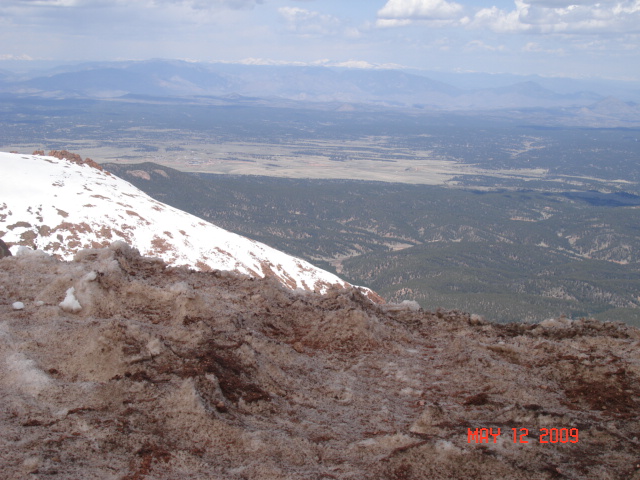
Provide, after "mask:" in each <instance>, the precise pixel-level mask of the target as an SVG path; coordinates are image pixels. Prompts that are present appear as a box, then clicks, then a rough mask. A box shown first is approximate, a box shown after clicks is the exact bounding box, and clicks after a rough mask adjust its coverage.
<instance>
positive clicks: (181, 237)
mask: <svg viewBox="0 0 640 480" xmlns="http://www.w3.org/2000/svg"><path fill="white" fill-rule="evenodd" d="M0 238H2V239H3V240H4V241H5V242H6V243H7V244H8V245H9V246H12V248H11V250H12V251H13V252H14V253H15V251H16V250H17V248H18V245H24V246H29V247H32V248H33V247H35V248H38V249H41V250H44V251H45V252H47V253H50V254H54V255H56V256H59V257H60V258H62V259H66V260H69V259H72V258H73V256H74V255H75V253H76V252H77V251H78V250H81V249H84V248H98V247H103V246H107V245H109V244H110V243H112V242H114V241H116V240H124V241H126V242H127V243H129V244H130V245H132V246H134V247H135V248H137V249H138V250H140V252H141V253H142V254H143V255H147V256H155V257H160V258H162V259H163V260H165V261H166V262H167V263H169V264H171V265H176V266H177V265H188V266H190V267H192V268H194V269H197V270H205V271H206V270H214V269H218V270H233V271H237V272H240V273H245V274H248V275H252V276H259V277H263V276H266V275H273V276H275V277H277V278H278V279H279V280H280V281H281V282H282V283H283V284H285V285H286V286H288V287H289V288H294V289H295V288H301V289H305V290H313V291H319V292H323V293H324V292H325V291H326V290H327V288H328V287H330V286H332V285H338V286H342V287H349V286H350V285H349V284H348V283H346V282H344V281H343V280H341V279H340V278H338V277H337V276H335V275H333V274H331V273H329V272H326V271H324V270H321V269H319V268H316V267H314V266H313V265H311V264H309V263H308V262H305V261H304V260H300V259H298V258H295V257H292V256H290V255H287V254H285V253H282V252H280V251H278V250H275V249H273V248H270V247H268V246H266V245H263V244H261V243H258V242H255V241H252V240H249V239H247V238H244V237H241V236H239V235H236V234H234V233H231V232H228V231H226V230H223V229H222V228H219V227H217V226H215V225H212V224H210V223H207V222H205V221H203V220H201V219H199V218H197V217H195V216H193V215H190V214H188V213H186V212H183V211H180V210H177V209H175V208H173V207H170V206H168V205H165V204H163V203H160V202H158V201H156V200H154V199H152V198H151V197H149V196H148V195H146V194H145V193H143V192H142V191H140V190H138V189H137V188H136V187H134V186H133V185H131V184H130V183H128V182H126V181H124V180H122V179H120V178H118V177H116V176H114V175H112V174H110V173H108V172H105V171H101V170H100V169H98V168H94V167H93V166H91V165H88V164H80V163H74V162H71V161H68V160H66V159H62V160H61V159H58V158H55V157H45V156H37V155H36V156H34V155H22V154H11V153H0ZM371 293H372V292H371Z"/></svg>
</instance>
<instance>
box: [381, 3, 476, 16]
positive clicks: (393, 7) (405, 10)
mask: <svg viewBox="0 0 640 480" xmlns="http://www.w3.org/2000/svg"><path fill="white" fill-rule="evenodd" d="M463 10H464V9H463V7H462V5H460V4H459V3H455V2H447V1H446V0H388V1H387V3H386V5H385V6H384V7H382V8H381V9H380V10H379V11H378V18H379V19H381V20H451V19H456V18H459V17H461V16H462V14H463Z"/></svg>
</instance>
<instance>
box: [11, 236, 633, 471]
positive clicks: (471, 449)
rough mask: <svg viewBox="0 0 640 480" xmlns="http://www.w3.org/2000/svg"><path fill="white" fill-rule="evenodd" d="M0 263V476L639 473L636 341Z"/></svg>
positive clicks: (221, 276)
mask: <svg viewBox="0 0 640 480" xmlns="http://www.w3.org/2000/svg"><path fill="white" fill-rule="evenodd" d="M16 253H17V254H16V255H13V256H10V257H5V258H2V259H0V365H2V367H1V368H0V398H1V401H0V431H1V432H2V435H0V466H1V470H2V477H3V478H7V479H22V478H41V479H48V478H60V479H71V478H100V479H119V480H133V479H176V478H180V479H204V478H206V479H215V480H223V479H224V480H241V479H255V480H258V479H259V480H264V479H317V480H320V479H324V480H328V479H354V480H355V479H358V480H360V479H364V478H366V479H393V480H400V479H416V480H418V479H420V480H423V479H461V478H474V479H497V478H499V479H523V480H524V479H526V480H530V479H602V480H607V479H636V480H637V479H640V441H639V439H638V432H640V417H639V415H638V412H640V382H639V376H640V353H639V352H640V348H639V347H640V331H639V330H638V329H635V328H633V327H629V326H625V325H623V324H616V323H600V322H596V321H591V320H579V321H570V320H568V319H564V318H559V319H553V320H547V321H545V322H542V323H541V324H508V325H497V324H492V323H489V322H487V321H485V320H484V319H482V318H480V317H477V316H471V315H468V314H465V313H461V312H457V311H436V312H427V311H423V310H421V309H419V308H418V307H417V305H416V304H414V303H412V302H405V303H403V304H391V305H379V304H375V303H372V302H371V301H370V300H368V299H367V298H366V297H365V296H364V295H363V294H362V293H361V291H359V290H357V289H355V288H333V289H329V290H328V291H327V292H326V294H324V295H321V294H318V293H314V292H309V291H302V290H291V289H288V288H286V287H285V286H284V285H283V284H282V283H281V282H279V281H278V280H277V279H276V278H274V277H266V278H255V277H250V276H247V275H243V274H240V273H234V272H223V271H220V270H212V271H207V272H198V271H193V270H190V269H189V268H187V267H171V266H168V265H167V264H166V263H164V262H163V261H162V260H160V259H157V258H147V257H143V256H141V255H140V254H139V253H138V252H137V251H136V250H135V249H133V248H131V247H129V246H127V245H126V244H124V243H123V242H117V243H114V244H112V245H111V246H109V247H107V248H99V249H85V250H80V251H78V252H77V253H76V255H75V257H74V259H73V261H69V262H66V261H61V260H59V259H57V258H55V257H53V256H49V255H47V254H45V253H43V252H41V251H33V250H29V249H21V250H19V251H18V252H16Z"/></svg>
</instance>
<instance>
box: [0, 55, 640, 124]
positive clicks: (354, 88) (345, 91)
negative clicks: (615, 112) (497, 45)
mask: <svg viewBox="0 0 640 480" xmlns="http://www.w3.org/2000/svg"><path fill="white" fill-rule="evenodd" d="M3 73H4V74H0V92H1V93H5V94H18V95H34V96H45V97H54V98H119V97H123V96H127V95H147V96H158V97H170V96H179V97H185V96H187V97H197V96H199V97H203V96H205V97H206V96H217V97H219V96H229V95H232V96H236V97H237V96H242V97H259V98H267V99H282V100H284V99H286V100H297V101H305V102H338V103H344V104H374V105H383V106H396V107H404V108H407V107H409V108H419V109H436V110H491V109H511V108H561V107H589V106H591V105H593V104H595V103H597V102H598V101H600V100H602V99H604V98H606V97H608V96H614V97H616V98H618V99H620V101H621V102H622V103H624V104H625V105H626V107H625V108H631V109H634V115H638V112H637V110H638V106H637V105H635V104H633V103H629V102H630V101H638V100H640V90H638V89H637V88H636V89H635V90H634V86H633V85H627V84H625V83H623V82H618V83H615V84H614V83H611V84H609V87H608V88H606V87H604V86H603V84H599V83H594V82H582V81H577V80H576V81H572V80H569V79H562V81H561V80H555V81H552V80H549V79H544V78H542V77H517V76H494V77H492V76H487V75H480V74H478V75H476V76H473V75H471V74H465V75H462V76H460V77H452V76H451V75H449V76H442V75H440V76H441V77H442V78H445V79H447V80H453V82H446V81H440V80H435V79H432V78H429V77H428V76H425V75H424V74H416V73H414V72H406V71H400V70H384V69H354V68H337V67H322V66H318V67H311V66H308V67H305V66H272V65H242V64H222V63H215V64H207V63H191V62H185V61H178V60H148V61H127V62H98V63H83V64H78V65H71V66H66V67H57V68H55V69H52V70H48V71H41V72H37V73H31V74H28V75H25V74H23V75H11V74H9V73H7V72H3ZM434 75H436V76H438V74H437V73H435V72H434ZM455 80H458V82H457V83H458V84H459V85H464V88H463V87H460V86H455V85H454V84H453V83H456V82H455ZM474 80H475V81H476V83H477V86H474ZM553 87H557V89H558V90H553V89H552V88H553ZM585 87H594V90H595V91H590V90H585V89H584V88H585ZM634 118H635V117H634Z"/></svg>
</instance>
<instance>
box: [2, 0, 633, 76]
mask: <svg viewBox="0 0 640 480" xmlns="http://www.w3.org/2000/svg"><path fill="white" fill-rule="evenodd" d="M150 58H171V59H185V60H194V61H205V62H220V61H223V62H242V63H283V64H310V65H344V66H353V67H358V66H361V67H362V66H364V67H367V66H376V67H394V66H398V67H403V68H416V69H421V70H435V71H442V72H486V73H513V74H522V75H527V74H538V75H544V76H566V77H576V78H584V77H603V78H614V79H624V80H632V81H635V80H637V81H640V0H515V1H513V0H458V1H454V0H451V1H449V0H0V69H2V68H5V67H9V66H15V65H16V64H23V65H28V64H29V63H30V62H32V63H36V62H38V61H43V60H46V61H54V62H60V63H65V62H75V61H94V60H146V59H150Z"/></svg>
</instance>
